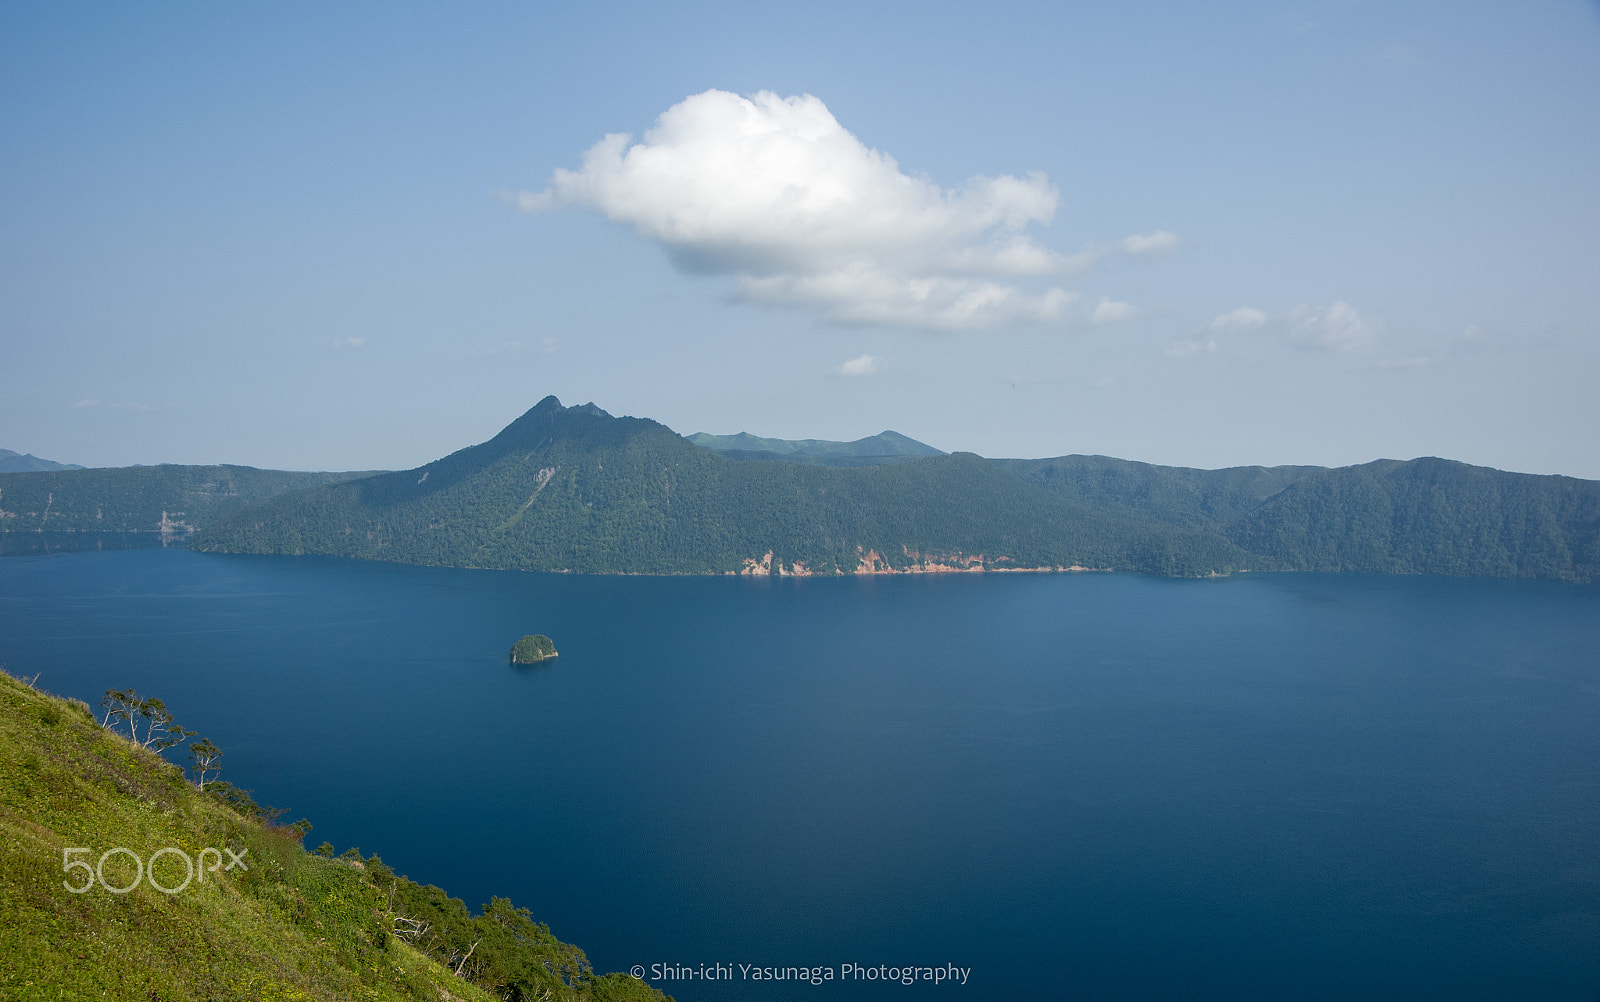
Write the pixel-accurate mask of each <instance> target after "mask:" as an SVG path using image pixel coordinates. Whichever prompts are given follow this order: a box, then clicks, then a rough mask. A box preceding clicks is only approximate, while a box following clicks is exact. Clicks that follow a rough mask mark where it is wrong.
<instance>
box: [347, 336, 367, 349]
mask: <svg viewBox="0 0 1600 1002" xmlns="http://www.w3.org/2000/svg"><path fill="white" fill-rule="evenodd" d="M344 343H345V344H347V345H349V346H350V347H352V348H361V347H364V346H365V345H366V343H367V339H366V338H364V337H347V338H345V339H344Z"/></svg>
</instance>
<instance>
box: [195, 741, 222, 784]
mask: <svg viewBox="0 0 1600 1002" xmlns="http://www.w3.org/2000/svg"><path fill="white" fill-rule="evenodd" d="M189 758H191V759H193V760H194V772H195V782H196V783H197V784H198V785H199V787H200V789H201V791H202V792H204V791H205V788H206V773H208V772H217V773H220V772H221V771H222V767H221V766H220V765H218V764H217V763H218V762H220V761H221V760H222V749H221V748H218V747H217V746H216V745H214V744H212V743H211V739H210V738H201V739H200V740H199V741H196V742H194V743H193V744H191V745H189Z"/></svg>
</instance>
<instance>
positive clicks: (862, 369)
mask: <svg viewBox="0 0 1600 1002" xmlns="http://www.w3.org/2000/svg"><path fill="white" fill-rule="evenodd" d="M881 368H882V366H881V364H880V363H879V361H878V359H877V357H876V356H873V355H857V356H856V357H855V358H852V359H851V360H850V361H848V362H845V363H844V364H843V365H841V366H839V368H838V370H837V371H838V373H839V375H841V376H876V375H877V374H878V372H879V370H880V369H881Z"/></svg>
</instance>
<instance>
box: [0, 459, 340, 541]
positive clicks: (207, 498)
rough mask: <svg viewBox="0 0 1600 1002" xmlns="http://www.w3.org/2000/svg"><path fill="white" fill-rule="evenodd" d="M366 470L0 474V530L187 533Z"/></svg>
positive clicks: (174, 468) (119, 469) (160, 469)
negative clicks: (270, 500)
mask: <svg viewBox="0 0 1600 1002" xmlns="http://www.w3.org/2000/svg"><path fill="white" fill-rule="evenodd" d="M368 475H369V474H368V473H303V472H298V471H293V470H258V469H256V468H255V467H253V466H175V465H168V466H121V467H111V468H104V469H88V470H56V471H48V472H38V473H0V532H31V531H34V530H46V531H70V532H161V531H176V532H187V531H189V530H191V529H198V528H200V527H202V526H205V525H208V524H209V523H211V522H212V521H214V520H216V519H218V518H220V517H222V516H223V515H226V514H229V513H231V512H235V511H238V510H239V509H241V508H246V507H248V506H250V505H253V504H256V503H258V502H260V501H265V500H266V499H267V498H270V497H273V496H274V495H277V494H282V493H284V492H285V491H294V490H299V489H301V488H302V487H315V486H318V485H320V484H331V483H338V482H340V481H344V480H351V479H354V478H357V477H365V476H368Z"/></svg>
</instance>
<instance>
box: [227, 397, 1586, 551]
mask: <svg viewBox="0 0 1600 1002" xmlns="http://www.w3.org/2000/svg"><path fill="white" fill-rule="evenodd" d="M880 438H881V436H880ZM863 441H868V440H863ZM763 458H766V459H769V460H783V459H785V458H786V457H781V456H771V455H767V456H765V457H763ZM196 545H197V548H199V549H205V550H213V551H223V552H243V553H284V554H295V553H318V554H327V555H334V556H344V557H357V558H362V559H375V560H393V561H399V562H404V563H416V564H440V565H449V566H464V567H495V568H515V569H524V570H540V571H576V572H590V573H614V572H634V573H654V574H663V573H692V574H699V573H730V572H746V573H759V574H768V573H771V574H780V573H781V574H790V573H801V574H803V573H835V572H838V573H862V572H883V571H890V570H893V571H906V570H912V571H918V570H955V569H961V570H977V569H988V570H1004V569H1009V568H1064V567H1083V568H1110V569H1117V570H1132V571H1144V572H1149V573H1155V574H1172V575H1206V574H1226V573H1230V572H1233V571H1236V570H1242V569H1254V570H1339V571H1369V572H1382V573H1426V574H1472V575H1494V576H1504V577H1533V578H1545V579H1554V580H1569V581H1594V580H1600V482H1595V481H1587V480H1574V479H1572V478H1569V477H1535V476H1528V475H1525V474H1516V473H1505V472H1502V471H1499V470H1490V469H1485V468H1482V467H1471V466H1466V465H1463V464H1461V463H1452V462H1447V461H1445V460H1438V459H1418V460H1412V461H1410V462H1395V461H1382V462H1378V463H1369V464H1367V465H1365V466H1356V467H1346V468H1342V469H1326V468H1322V467H1306V466H1297V467H1271V468H1266V467H1240V468H1236V469H1229V470H1189V469H1181V468H1173V467H1161V466H1150V465H1148V464H1143V463H1130V462H1125V461H1123V460H1117V459H1107V458H1105V457H1100V456H1065V457H1061V458H1058V459H1044V460H993V461H991V460H986V459H982V458H980V457H978V456H974V455H971V454H970V453H955V454H953V455H937V456H929V457H925V458H916V457H910V458H907V459H906V460H905V461H902V462H895V463H892V464H887V465H872V466H869V467H865V468H845V467H833V466H819V465H807V464H805V463H800V462H793V461H767V462H737V461H734V460H731V459H729V458H728V456H726V455H723V454H719V453H717V452H714V451H712V450H709V449H705V448H700V447H697V446H695V445H694V444H692V443H691V442H690V441H689V440H688V439H685V438H681V437H679V436H678V435H676V434H674V433H673V432H672V431H671V430H670V429H668V428H666V427H664V426H663V425H660V424H657V423H656V422H654V421H649V420H645V419H641V418H615V417H612V416H611V415H609V414H607V413H606V412H605V411H602V410H600V409H599V408H598V407H595V406H594V405H593V404H586V405H584V406H582V407H571V408H564V407H562V406H561V404H560V402H559V401H557V400H556V399H555V398H554V397H547V398H546V399H545V400H543V401H541V402H540V403H539V404H538V406H536V407H534V408H533V409H532V410H530V411H528V412H527V413H526V414H524V415H523V416H522V417H520V418H518V419H517V420H516V421H515V422H513V423H512V424H510V425H509V426H507V427H506V429H505V430H504V431H502V432H501V433H500V434H499V435H497V436H495V437H494V438H493V439H491V440H490V441H488V442H485V443H483V444H481V445H476V446H473V447H471V448H468V449H463V450H461V451H460V452H457V453H454V454H452V455H450V456H447V457H445V458H444V459H441V460H438V461H436V462H433V463H430V464H428V465H427V466H424V467H421V468H419V469H416V470H410V471H407V472H404V473H389V474H381V475H377V476H373V477H369V478H366V479H362V480H356V481H351V482H346V483H340V484H331V485H328V486H323V487H317V488H312V489H308V490H304V491H300V492H296V493H292V494H285V495H282V496H279V497H276V498H272V499H270V500H268V501H266V502H265V503H263V504H261V505H258V506H256V507H254V508H250V509H248V510H245V511H240V512H238V513H236V514H234V515H232V516H230V517H228V518H225V519H223V520H221V521H219V522H218V523H217V524H215V525H214V526H213V527H211V528H210V529H208V530H207V531H205V532H203V533H201V535H200V537H199V539H198V541H197V544H196Z"/></svg>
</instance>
